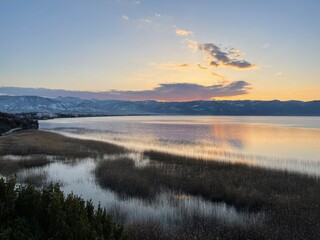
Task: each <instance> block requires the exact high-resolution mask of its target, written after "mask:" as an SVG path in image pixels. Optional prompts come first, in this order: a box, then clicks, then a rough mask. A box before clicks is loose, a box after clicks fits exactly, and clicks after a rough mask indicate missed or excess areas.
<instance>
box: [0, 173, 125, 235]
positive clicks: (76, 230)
mask: <svg viewBox="0 0 320 240" xmlns="http://www.w3.org/2000/svg"><path fill="white" fill-rule="evenodd" d="M15 186H16V181H15V179H14V178H10V179H8V180H4V179H3V178H2V179H0V239H17V240H21V239H110V240H112V239H114V240H118V239H119V240H120V239H121V240H125V239H129V237H128V235H127V234H126V233H125V232H124V230H123V227H122V226H119V225H117V224H115V223H114V222H113V221H112V218H111V216H109V215H107V213H106V210H104V209H102V208H101V207H100V206H98V208H97V209H95V208H94V206H93V203H92V202H91V201H86V202H85V201H84V200H83V199H82V198H80V197H78V196H76V195H73V194H69V195H68V196H67V197H65V196H64V194H63V192H62V191H61V190H60V187H59V185H52V184H51V185H49V186H48V187H45V188H43V189H41V190H40V189H36V188H35V187H33V186H27V187H21V186H20V187H18V188H16V187H15Z"/></svg>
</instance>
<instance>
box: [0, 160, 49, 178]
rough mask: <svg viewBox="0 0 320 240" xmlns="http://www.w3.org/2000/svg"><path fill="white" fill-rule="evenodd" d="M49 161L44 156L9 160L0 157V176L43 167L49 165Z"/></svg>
mask: <svg viewBox="0 0 320 240" xmlns="http://www.w3.org/2000/svg"><path fill="white" fill-rule="evenodd" d="M50 162H51V161H50V160H49V159H48V158H47V157H46V156H44V155H33V156H31V157H22V158H19V159H10V156H9V157H8V156H7V157H3V156H1V157H0V174H2V175H4V176H9V175H12V174H14V173H16V172H17V171H19V170H21V169H29V168H34V167H44V166H46V165H47V164H50Z"/></svg>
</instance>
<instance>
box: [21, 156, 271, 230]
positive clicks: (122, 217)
mask: <svg viewBox="0 0 320 240" xmlns="http://www.w3.org/2000/svg"><path fill="white" fill-rule="evenodd" d="M139 156H140V155H134V154H133V155H130V154H129V155H127V157H130V158H132V159H133V160H135V161H139V160H138V159H139V158H140V157H139ZM105 157H106V158H108V159H112V158H114V157H115V156H105ZM97 161H99V160H94V159H90V158H87V159H82V160H78V161H73V164H68V163H67V162H64V163H63V162H54V163H51V164H50V165H48V166H45V167H43V168H33V169H27V170H23V171H21V172H20V173H19V175H18V179H20V180H23V179H26V178H28V177H30V176H40V175H43V174H44V173H45V176H46V179H45V180H46V182H59V183H60V184H61V186H62V187H61V188H62V190H63V191H64V192H65V193H71V192H73V193H75V194H78V195H80V196H82V197H83V198H84V199H92V200H93V202H94V203H95V204H96V205H97V204H99V203H100V204H101V206H103V207H105V208H106V209H107V210H108V211H109V212H111V213H113V215H114V217H115V218H116V220H117V221H119V222H122V223H124V224H131V223H135V222H139V221H152V222H158V223H159V224H160V225H161V226H162V227H164V228H172V227H173V228H174V227H176V226H177V225H179V224H182V222H183V220H184V219H185V218H186V217H188V218H190V217H192V216H193V215H195V214H196V215H197V216H200V217H201V218H204V219H210V218H213V219H217V220H219V221H220V222H223V223H225V224H232V225H234V224H235V225H241V226H248V225H250V226H251V225H255V224H262V223H263V222H264V219H265V214H264V213H263V212H259V213H247V212H239V211H237V210H236V209H235V208H234V207H232V206H228V205H226V204H225V203H212V202H210V201H206V200H204V199H202V198H201V197H195V196H190V195H184V194H176V193H173V192H159V195H158V196H157V197H156V198H155V199H154V200H153V201H146V200H143V199H139V198H132V197H131V198H122V197H119V196H118V195H117V194H116V193H115V192H113V191H110V190H108V189H102V188H101V187H100V186H99V185H98V184H97V183H96V180H95V178H94V175H93V174H92V172H93V170H94V169H95V167H96V163H97Z"/></svg>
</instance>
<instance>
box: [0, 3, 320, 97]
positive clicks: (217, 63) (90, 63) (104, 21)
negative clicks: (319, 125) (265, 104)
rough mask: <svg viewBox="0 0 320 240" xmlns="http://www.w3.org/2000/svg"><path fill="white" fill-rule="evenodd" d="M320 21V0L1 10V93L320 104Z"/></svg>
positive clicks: (78, 5) (22, 6) (3, 5)
mask: <svg viewBox="0 0 320 240" xmlns="http://www.w3.org/2000/svg"><path fill="white" fill-rule="evenodd" d="M319 12H320V1H318V0H306V1H301V0H300V1H296V0H269V1H257V0H243V1H236V0H233V1H230V0H229V1H228V0H227V1H222V0H220V1H215V0H185V1H182V0H179V1H178V0H162V1H154V0H92V1H89V0H68V1H66V0H51V1H49V0H47V1H43V0H28V1H24V0H1V1H0V86H1V87H22V88H46V89H63V90H66V91H63V92H65V94H69V93H70V95H73V96H79V97H85V98H90V97H95V98H101V99H125V100H147V99H150V100H161V101H162V100H163V101H190V100H199V99H203V100H207V99H230V100H236V99H257V100H273V99H279V100H304V101H309V100H315V99H320V14H319ZM1 89H2V90H1ZM42 90H43V91H47V92H48V90H45V89H42ZM10 91H12V89H11V90H10V89H9V90H8V89H7V88H0V93H1V94H12V92H10ZM16 91H17V90H16ZM20 91H21V92H22V93H24V94H27V93H30V92H32V91H34V90H30V89H20ZM37 91H38V92H40V90H39V89H38V90H37ZM74 91H76V92H74ZM83 91H85V92H83ZM49 92H50V91H49ZM91 92H93V93H91ZM51 93H55V94H57V95H59V93H61V91H56V90H54V91H51ZM90 94H91V95H90ZM42 95H43V94H42ZM49 95H50V94H48V96H49Z"/></svg>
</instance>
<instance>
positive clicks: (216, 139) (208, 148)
mask: <svg viewBox="0 0 320 240" xmlns="http://www.w3.org/2000/svg"><path fill="white" fill-rule="evenodd" d="M230 119H231V120H232V121H231V120H230ZM234 119H236V118H233V117H190V118H188V117H136V118H134V117H128V118H126V117H123V118H100V119H98V121H96V122H95V119H89V120H88V121H89V122H90V124H87V125H81V124H79V122H74V123H72V124H71V126H73V127H79V126H80V127H81V129H82V130H81V131H80V130H79V129H78V130H75V129H73V130H68V129H61V130H59V132H60V133H63V134H64V135H67V136H72V137H77V138H84V139H94V140H99V141H106V142H109V143H114V144H118V145H121V146H124V147H127V148H129V149H132V150H134V151H137V152H142V151H145V150H155V151H162V152H168V153H172V154H178V155H184V156H189V157H194V158H201V159H206V160H216V161H225V162H230V163H245V164H248V165H255V166H261V167H266V168H275V169H284V170H289V171H294V172H301V173H307V174H310V175H316V176H320V129H319V128H301V127H296V126H293V125H292V124H286V122H287V119H286V118H270V119H271V120H272V121H270V122H269V123H267V124H266V123H263V122H262V123H261V121H262V120H261V119H263V118H259V117H250V118H249V117H247V118H239V119H240V120H241V121H238V122H236V121H233V120H234ZM294 120H295V121H296V122H294V124H298V123H300V122H307V121H311V120H312V121H317V120H318V119H317V118H294ZM319 120H320V119H319ZM71 121H72V120H71ZM73 121H74V120H73ZM76 121H81V120H76ZM121 121H122V122H121ZM259 121H260V122H259ZM290 121H292V118H289V122H290ZM92 123H96V125H95V126H96V128H95V129H90V128H89V126H91V125H92ZM64 124H66V123H64ZM99 124H101V125H100V126H99ZM302 126H303V125H302ZM311 126H313V125H311Z"/></svg>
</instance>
